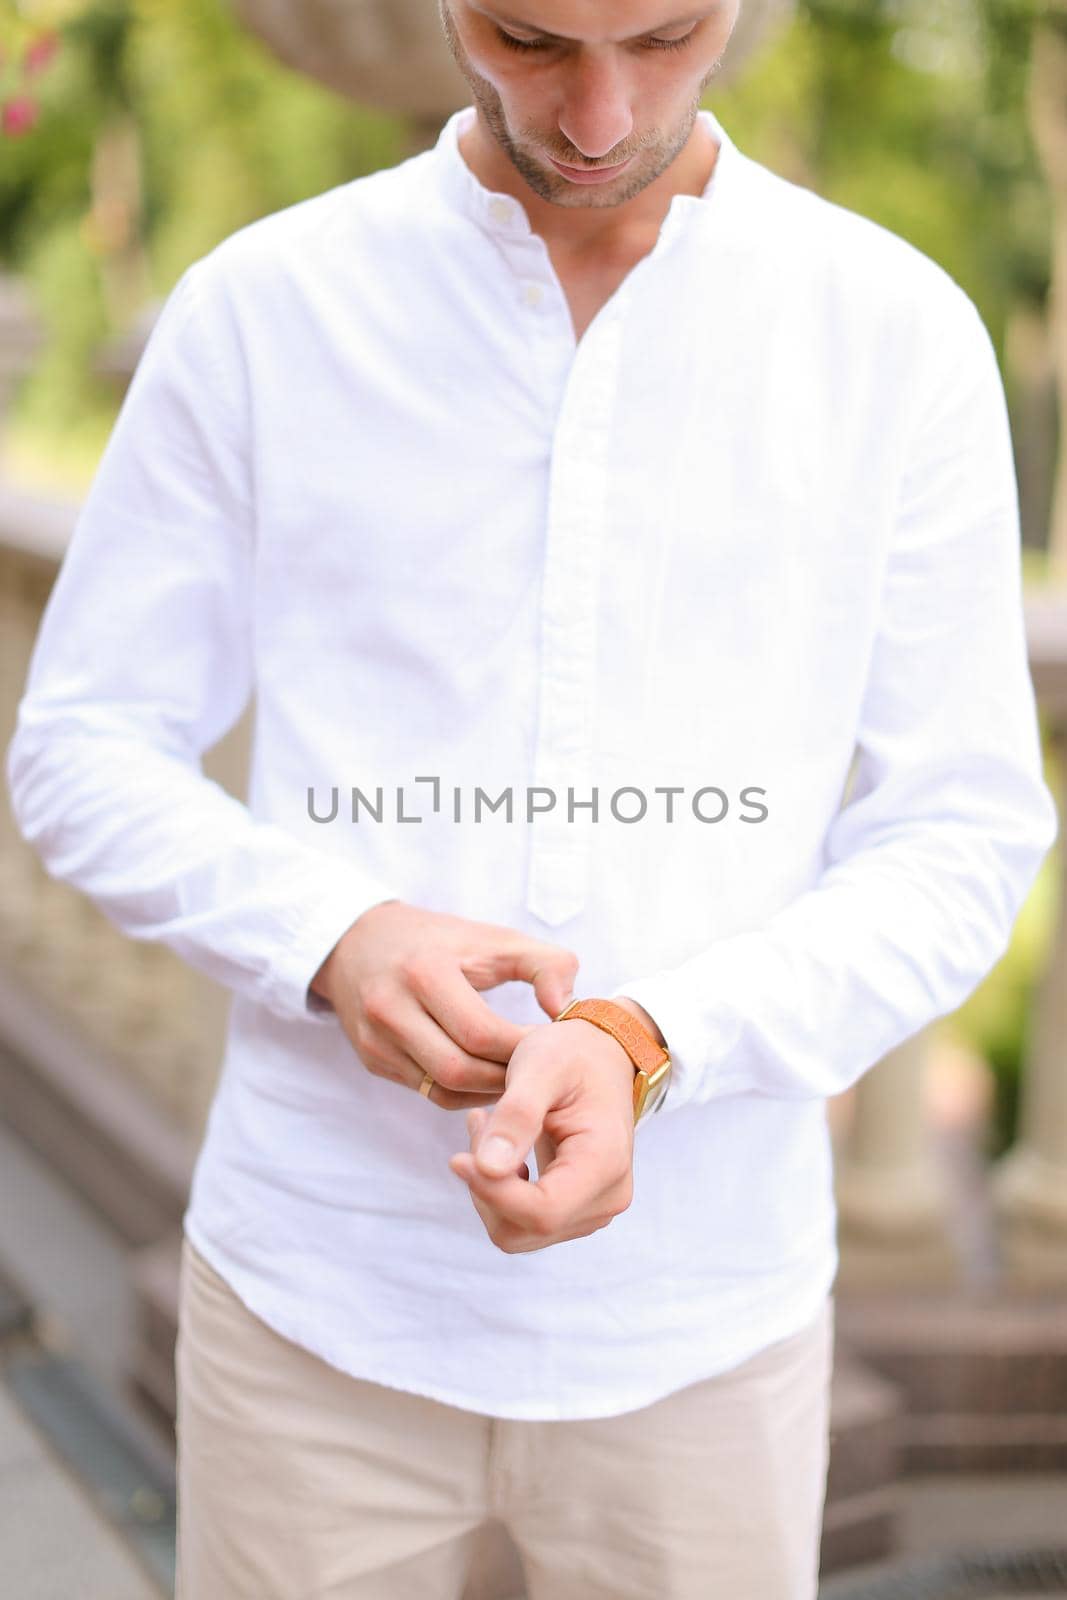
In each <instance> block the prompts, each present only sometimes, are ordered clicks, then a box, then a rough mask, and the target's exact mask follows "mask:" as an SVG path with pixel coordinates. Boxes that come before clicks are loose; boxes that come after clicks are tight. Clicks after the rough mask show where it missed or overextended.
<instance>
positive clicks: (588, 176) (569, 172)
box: [548, 156, 633, 183]
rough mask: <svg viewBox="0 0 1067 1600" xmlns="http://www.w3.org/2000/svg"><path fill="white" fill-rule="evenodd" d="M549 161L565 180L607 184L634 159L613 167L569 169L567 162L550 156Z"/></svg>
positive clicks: (631, 158)
mask: <svg viewBox="0 0 1067 1600" xmlns="http://www.w3.org/2000/svg"><path fill="white" fill-rule="evenodd" d="M548 159H549V160H550V161H551V163H552V165H553V166H554V167H555V169H556V171H557V172H559V173H562V175H563V176H564V177H565V178H569V179H570V180H571V182H572V183H607V182H609V181H610V179H612V178H614V177H617V176H618V174H619V173H620V172H623V171H625V169H626V168H627V167H628V166H629V165H630V162H631V161H632V160H633V157H632V156H629V157H628V158H627V159H626V160H625V161H620V162H619V163H618V164H617V165H616V166H613V167H569V166H567V165H566V163H565V162H563V161H557V160H556V158H555V157H554V156H549V158H548Z"/></svg>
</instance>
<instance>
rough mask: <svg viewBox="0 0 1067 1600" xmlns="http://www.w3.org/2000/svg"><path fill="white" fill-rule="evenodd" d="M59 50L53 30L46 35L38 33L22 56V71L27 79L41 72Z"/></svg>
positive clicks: (57, 37) (57, 39)
mask: <svg viewBox="0 0 1067 1600" xmlns="http://www.w3.org/2000/svg"><path fill="white" fill-rule="evenodd" d="M58 49H59V34H58V33H56V31H55V29H54V28H50V29H49V30H48V32H47V33H39V34H38V35H37V37H36V38H35V39H31V40H30V42H29V44H28V45H27V46H26V49H25V51H24V52H23V56H22V70H23V72H24V73H25V75H26V77H27V78H30V77H32V76H33V75H34V73H36V72H43V71H44V69H45V67H47V65H48V63H49V62H50V61H51V60H52V57H53V56H54V55H55V54H56V52H57V50H58Z"/></svg>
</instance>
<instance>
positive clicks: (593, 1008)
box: [555, 1000, 670, 1073]
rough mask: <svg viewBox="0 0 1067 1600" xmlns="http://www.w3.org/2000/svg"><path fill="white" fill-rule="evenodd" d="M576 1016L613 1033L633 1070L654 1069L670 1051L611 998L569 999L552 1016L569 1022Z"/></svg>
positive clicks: (653, 1070) (650, 1070) (667, 1059)
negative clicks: (556, 1014) (569, 1001)
mask: <svg viewBox="0 0 1067 1600" xmlns="http://www.w3.org/2000/svg"><path fill="white" fill-rule="evenodd" d="M576 1018H577V1019H580V1020H582V1021H584V1022H592V1023H594V1024H595V1026H596V1027H598V1028H603V1029H604V1032H605V1033H610V1034H612V1035H613V1036H614V1037H615V1038H616V1039H617V1040H618V1041H619V1043H620V1044H621V1045H622V1047H623V1049H624V1050H625V1051H626V1054H627V1055H628V1056H629V1057H630V1060H631V1061H632V1062H633V1064H634V1070H635V1071H636V1072H647V1073H653V1072H655V1070H656V1068H657V1067H661V1066H662V1065H663V1063H664V1062H665V1061H669V1060H670V1055H669V1053H668V1052H667V1051H666V1050H665V1049H664V1048H663V1046H662V1045H661V1044H660V1043H659V1041H658V1040H657V1039H654V1038H653V1037H652V1035H651V1034H650V1033H649V1031H648V1029H647V1028H646V1027H644V1026H642V1024H641V1023H640V1022H638V1020H637V1018H636V1017H635V1016H634V1015H633V1014H632V1013H631V1012H629V1011H627V1010H626V1008H625V1006H620V1005H616V1004H615V1002H614V1000H572V1001H571V1003H570V1005H569V1006H566V1007H565V1008H564V1009H563V1010H562V1011H561V1012H560V1014H559V1016H558V1017H556V1019H555V1020H556V1021H557V1022H563V1021H567V1022H571V1021H573V1020H574V1019H576Z"/></svg>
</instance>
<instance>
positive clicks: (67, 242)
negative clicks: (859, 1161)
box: [0, 0, 1067, 1150]
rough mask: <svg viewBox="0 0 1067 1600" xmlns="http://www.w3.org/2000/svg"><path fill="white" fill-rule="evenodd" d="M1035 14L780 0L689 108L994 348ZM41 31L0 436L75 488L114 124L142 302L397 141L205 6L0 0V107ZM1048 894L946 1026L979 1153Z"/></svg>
mask: <svg viewBox="0 0 1067 1600" xmlns="http://www.w3.org/2000/svg"><path fill="white" fill-rule="evenodd" d="M742 3H745V0H742ZM431 9H432V8H431ZM1045 16H1048V17H1049V18H1050V20H1054V21H1057V25H1060V26H1063V27H1064V28H1065V29H1067V8H1065V7H1063V6H1062V5H1061V4H1060V0H1055V6H1054V7H1053V10H1052V11H1050V9H1049V0H798V8H797V12H796V15H795V17H794V19H793V20H792V21H791V22H790V23H789V24H788V25H787V26H785V27H783V28H782V29H781V30H780V31H779V32H778V34H777V35H776V37H775V38H774V39H773V41H772V42H771V44H770V45H769V47H768V48H767V49H766V50H765V51H764V52H763V54H762V55H761V56H760V57H759V58H758V59H757V60H756V61H755V62H754V63H753V64H752V65H751V67H750V68H749V69H747V70H746V71H745V73H744V74H743V76H742V77H741V78H740V80H739V81H738V82H737V83H736V84H735V85H732V86H730V87H728V88H723V89H719V88H717V87H716V85H715V84H714V82H713V83H712V85H711V88H710V90H709V92H708V95H707V102H706V103H707V104H709V105H711V106H712V107H713V108H714V109H715V111H716V113H717V115H719V116H720V118H721V119H722V121H723V124H724V126H725V127H726V128H727V129H728V130H729V132H730V134H731V137H732V138H733V139H734V140H735V142H736V143H737V144H738V145H739V146H740V147H741V149H743V150H745V151H746V152H747V153H748V154H750V155H752V156H753V157H755V158H756V159H757V160H760V161H763V162H765V163H766V164H767V165H768V166H770V167H772V168H774V169H775V170H776V171H779V172H781V173H783V174H784V175H785V176H787V177H789V178H792V179H793V180H795V181H797V182H801V183H805V184H808V185H810V186H812V187H814V188H815V189H817V190H818V191H819V192H821V193H823V194H825V195H826V196H827V197H828V198H830V199H832V200H834V201H836V202H838V203H839V204H841V205H844V206H847V207H849V208H851V209H853V210H856V211H859V212H861V213H863V214H864V215H866V216H869V217H872V218H873V219H875V220H876V221H878V222H880V223H882V224H883V225H884V226H886V227H887V228H889V229H891V230H892V231H893V232H895V233H899V234H901V235H902V236H904V237H905V238H907V239H909V240H910V241H911V242H912V243H914V244H915V245H916V246H917V247H918V248H919V249H921V250H923V251H925V252H926V253H927V254H928V255H930V256H932V257H933V258H934V259H935V260H937V261H939V262H940V263H941V264H942V265H943V266H944V267H945V268H946V269H947V270H948V271H949V272H950V273H951V274H952V276H953V277H954V278H955V279H956V280H957V281H958V282H959V283H960V284H961V285H962V287H963V288H964V289H965V290H966V291H967V292H968V293H969V294H970V295H971V296H972V298H973V299H974V300H975V302H976V304H977V305H978V308H979V310H980V311H981V313H982V315H983V317H984V319H985V321H986V323H987V325H988V327H989V329H990V332H991V334H992V336H993V339H994V342H995V343H996V344H997V346H998V349H999V350H1000V351H1001V354H1003V339H1004V330H1005V325H1006V320H1007V317H1008V314H1009V312H1010V310H1011V308H1012V307H1013V306H1016V305H1018V304H1019V303H1020V302H1029V303H1031V304H1034V305H1040V304H1041V303H1043V302H1044V301H1045V299H1046V297H1047V295H1048V292H1049V280H1050V249H1051V239H1050V232H1051V224H1050V208H1049V203H1048V196H1047V191H1046V188H1045V185H1044V182H1043V179H1042V175H1041V172H1040V169H1039V165H1038V162H1037V159H1036V156H1035V152H1034V149H1033V143H1032V139H1031V135H1030V131H1029V127H1028V121H1027V107H1026V89H1027V73H1028V61H1029V51H1030V41H1031V32H1032V29H1033V26H1034V24H1035V20H1036V19H1038V18H1040V17H1045ZM42 29H52V30H55V31H56V32H57V34H58V38H59V41H60V48H59V51H58V53H57V54H56V55H55V57H54V59H53V60H51V61H50V62H49V64H48V65H47V68H46V69H45V70H43V71H41V72H40V73H38V74H36V75H35V76H34V77H33V79H32V80H31V81H30V82H28V84H27V85H26V87H28V88H29V89H31V90H32V93H33V96H34V99H35V102H36V106H37V116H36V121H35V122H34V125H33V126H32V127H31V128H30V129H29V130H28V131H26V132H23V133H21V134H19V135H17V136H7V137H5V136H2V135H0V268H5V267H6V268H8V269H13V270H17V271H19V272H20V273H22V274H23V275H24V276H25V278H26V280H27V281H28V282H29V284H30V285H31V286H32V289H33V292H34V294H35V297H36V300H37V303H38V305H39V308H40V311H41V313H42V315H43V317H44V320H45V323H46V326H47V331H48V344H47V348H46V350H45V352H44V354H43V357H42V359H41V361H40V362H39V364H38V367H37V370H36V372H35V373H34V375H33V377H32V380H31V381H30V382H29V383H27V384H26V385H25V386H24V389H23V393H22V395H21V398H20V405H19V410H18V416H17V427H16V429H15V431H14V439H15V442H16V446H17V450H21V453H22V456H23V457H24V459H25V460H27V461H29V462H30V463H31V465H32V464H34V463H35V462H39V464H40V465H41V466H42V467H43V468H44V469H45V470H47V471H48V472H49V473H50V475H51V476H52V477H54V478H58V479H60V480H64V481H66V482H67V483H68V484H70V485H71V486H75V485H78V486H81V485H84V484H85V483H87V482H88V479H89V477H90V476H91V473H92V470H93V466H94V465H95V461H96V460H97V458H98V456H99V452H100V449H101V448H102V446H103V443H104V441H105V439H106V437H107V433H108V430H109V428H110V426H111V424H112V422H113V419H114V414H115V409H116V406H117V396H116V395H115V393H113V392H112V391H111V390H110V389H108V388H107V387H106V386H105V385H104V384H102V383H101V382H100V381H99V380H97V379H94V377H93V376H92V372H91V367H90V362H91V358H92V355H93V352H94V351H95V350H97V349H98V348H99V346H100V344H101V343H102V341H103V340H104V339H105V338H106V337H107V336H108V335H110V334H113V333H115V332H117V331H118V327H119V325H121V323H122V322H123V321H124V320H126V319H127V318H128V317H131V316H132V315H133V313H134V312H135V311H136V310H137V309H138V308H137V306H135V305H128V306H125V307H123V308H122V311H121V314H120V313H117V312H116V308H115V305H114V299H113V297H112V298H111V299H110V300H109V298H108V296H107V295H106V294H105V293H104V289H103V273H102V264H103V257H104V255H105V253H106V251H107V249H108V248H109V245H108V237H107V227H106V219H105V221H104V224H103V225H102V224H101V222H100V220H99V219H98V218H94V216H93V215H92V182H91V174H92V168H93V161H94V153H95V152H97V150H98V146H99V141H100V139H101V135H102V133H103V131H104V130H105V129H106V128H107V127H108V126H109V124H111V123H113V121H114V119H116V118H119V117H126V118H128V119H132V123H133V125H134V126H135V128H136V133H137V140H138V146H139V158H140V163H141V170H142V175H143V177H142V182H143V193H144V204H143V212H142V215H141V217H140V221H139V230H138V240H137V244H138V247H139V248H140V249H141V250H142V251H143V257H144V261H145V264H146V274H147V283H148V288H149V290H150V292H151V293H152V294H154V295H156V296H160V297H161V296H163V295H165V294H166V293H167V291H168V290H169V288H170V287H171V285H172V284H173V282H174V281H175V279H176V278H177V276H178V275H179V273H180V272H181V271H182V269H183V268H184V267H185V266H186V265H187V264H188V263H189V262H190V261H191V260H193V259H195V258H196V257H197V256H199V255H201V254H202V253H204V252H205V251H207V250H208V249H210V248H211V246H212V245H213V244H214V243H216V242H217V241H218V240H219V239H221V238H222V237H224V236H225V235H227V234H229V233H231V232H232V231H233V230H234V229H235V228H237V227H239V226H240V225H241V224H243V223H244V222H246V221H248V220H251V219H252V218H254V217H257V216H259V215H262V214H264V213H266V212H270V211H274V210H278V209H280V208H281V207H283V206H286V205H289V204H292V203H294V202H296V201H298V200H300V199H302V198H304V197H305V196H307V195H310V194H313V193H318V192H321V191H322V190H323V189H325V188H328V187H331V186H333V185H335V184H338V183H343V182H346V181H348V180H349V179H351V178H353V177H356V176H358V175H359V174H361V173H365V172H370V171H373V170H375V169H376V168H378V167H381V166H384V165H388V164H391V163H392V162H394V161H396V160H398V159H400V158H401V156H402V155H403V153H404V151H405V148H406V145H405V130H404V128H403V127H402V125H401V124H399V123H398V122H397V121H396V120H394V119H391V118H388V117H385V116H381V115H378V114H375V113H374V112H372V111H368V110H366V109H363V108H360V107H356V106H353V105H350V104H348V103H346V102H345V101H343V100H342V99H341V98H339V97H338V96H335V95H333V94H331V93H329V92H328V91H326V90H324V89H321V88H319V87H318V86H316V85H315V84H313V83H312V82H310V81H307V80H305V79H303V78H301V77H300V76H298V75H297V74H295V73H293V72H291V71H289V70H287V69H286V68H284V67H282V66H281V65H279V64H278V63H277V62H276V61H275V60H274V59H273V58H272V57H270V56H269V55H268V54H267V52H266V51H265V49H264V48H263V47H261V46H260V45H259V44H258V43H257V42H256V41H255V39H254V38H252V37H251V36H250V35H248V34H247V33H245V32H244V31H242V29H241V28H240V27H239V26H238V25H237V24H236V23H235V21H234V19H233V17H232V15H231V14H230V12H229V11H228V10H227V9H226V8H225V6H224V5H223V4H222V3H221V0H23V3H22V4H21V5H13V4H11V0H0V100H2V99H3V97H4V96H5V95H8V96H10V95H12V94H13V93H15V92H17V90H18V89H19V86H20V81H21V80H20V70H21V67H20V63H22V62H23V52H24V51H25V49H26V48H27V46H28V45H30V44H31V43H32V41H33V39H34V38H39V37H40V34H41V31H42ZM788 247H789V242H788V240H783V241H782V248H783V250H788ZM16 453H17V452H16ZM1027 554H1028V555H1029V558H1030V562H1031V564H1033V562H1034V559H1035V558H1034V555H1033V553H1032V552H1028V553H1027ZM1055 895H1056V867H1055V859H1054V857H1053V858H1050V860H1049V861H1048V862H1047V863H1046V865H1045V867H1044V868H1043V869H1042V873H1041V876H1040V878H1039V880H1038V882H1037V884H1036V885H1035V888H1034V892H1033V894H1032V895H1031V896H1030V900H1029V902H1028V904H1027V906H1026V907H1025V909H1024V911H1023V914H1022V916H1021V917H1020V919H1019V922H1018V925H1017V927H1016V932H1015V936H1014V938H1013V940H1012V944H1011V948H1010V949H1009V951H1008V952H1007V954H1006V955H1005V957H1004V959H1003V960H1002V961H1001V962H1000V963H998V965H997V967H996V968H995V969H994V971H993V972H992V973H991V974H990V975H989V977H988V978H987V979H986V981H985V982H984V983H983V984H982V985H981V987H980V988H979V989H978V990H977V991H976V993H975V994H974V995H973V996H972V997H971V999H970V1000H969V1001H968V1002H967V1004H966V1005H965V1006H964V1007H962V1008H961V1010H960V1011H959V1012H958V1013H956V1015H955V1016H954V1017H953V1018H952V1019H951V1027H952V1028H953V1029H954V1030H956V1031H957V1034H958V1036H960V1037H962V1038H963V1039H965V1040H966V1041H967V1042H968V1043H969V1044H971V1045H972V1046H973V1047H974V1048H975V1049H976V1050H977V1051H979V1052H980V1053H982V1054H983V1055H984V1056H985V1057H986V1059H987V1060H989V1061H990V1062H991V1063H992V1064H993V1066H994V1068H995V1071H996V1075H997V1098H996V1125H995V1127H994V1129H993V1132H992V1142H993V1146H994V1149H995V1150H999V1149H1001V1148H1003V1147H1004V1146H1005V1145H1006V1143H1007V1142H1008V1141H1009V1140H1010V1138H1011V1135H1012V1132H1013V1128H1014V1118H1015V1104H1016V1090H1017V1085H1018V1081H1019V1074H1020V1063H1021V1060H1022V1055H1023V1052H1024V1050H1025V1046H1026V1030H1027V1025H1028V1018H1029V1015H1030V1002H1031V997H1032V988H1033V975H1034V974H1035V972H1037V971H1038V970H1039V969H1040V965H1041V958H1042V952H1043V950H1044V949H1045V948H1046V947H1047V940H1048V937H1049V933H1050V930H1051V926H1052V920H1053V916H1054V914H1055V905H1054V901H1055Z"/></svg>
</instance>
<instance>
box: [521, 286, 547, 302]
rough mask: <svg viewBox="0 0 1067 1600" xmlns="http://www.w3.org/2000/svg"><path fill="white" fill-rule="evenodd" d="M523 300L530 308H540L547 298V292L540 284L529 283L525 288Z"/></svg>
mask: <svg viewBox="0 0 1067 1600" xmlns="http://www.w3.org/2000/svg"><path fill="white" fill-rule="evenodd" d="M522 298H523V299H524V300H525V301H526V304H527V305H528V306H539V305H540V304H541V301H542V300H543V299H544V298H545V291H544V290H543V289H542V287H541V285H540V284H539V283H527V284H525V285H524V286H523V291H522Z"/></svg>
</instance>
